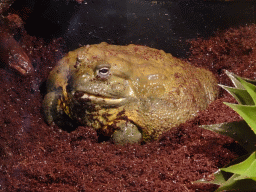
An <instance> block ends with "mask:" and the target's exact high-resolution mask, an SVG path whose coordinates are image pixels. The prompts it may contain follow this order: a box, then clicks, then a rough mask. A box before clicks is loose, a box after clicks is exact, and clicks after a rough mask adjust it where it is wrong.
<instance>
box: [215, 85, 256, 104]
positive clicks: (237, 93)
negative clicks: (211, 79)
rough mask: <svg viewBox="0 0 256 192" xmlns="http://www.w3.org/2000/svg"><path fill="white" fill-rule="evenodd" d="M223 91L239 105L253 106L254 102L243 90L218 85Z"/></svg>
mask: <svg viewBox="0 0 256 192" xmlns="http://www.w3.org/2000/svg"><path fill="white" fill-rule="evenodd" d="M219 86H220V87H222V88H223V89H225V90H226V91H227V92H229V94H231V95H232V96H233V97H234V98H235V99H236V100H237V102H238V103H239V104H242V105H254V101H253V99H252V97H251V96H250V94H249V93H248V92H247V91H246V90H244V89H237V88H234V87H229V86H225V85H219Z"/></svg>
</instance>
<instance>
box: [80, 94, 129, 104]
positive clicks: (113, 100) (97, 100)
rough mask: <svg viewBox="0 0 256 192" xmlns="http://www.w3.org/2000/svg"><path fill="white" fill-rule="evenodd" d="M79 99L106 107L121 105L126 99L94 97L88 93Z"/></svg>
mask: <svg viewBox="0 0 256 192" xmlns="http://www.w3.org/2000/svg"><path fill="white" fill-rule="evenodd" d="M80 98H81V99H85V100H89V101H91V102H94V103H99V104H107V105H120V104H123V103H124V102H125V100H126V98H112V97H104V96H96V95H91V94H88V93H84V94H83V95H82V96H81V97H80Z"/></svg>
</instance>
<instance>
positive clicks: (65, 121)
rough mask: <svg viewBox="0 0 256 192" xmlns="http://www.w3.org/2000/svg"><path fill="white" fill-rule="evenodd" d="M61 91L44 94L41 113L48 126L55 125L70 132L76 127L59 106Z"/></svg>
mask: <svg viewBox="0 0 256 192" xmlns="http://www.w3.org/2000/svg"><path fill="white" fill-rule="evenodd" d="M61 96H62V92H61V91H59V92H58V91H52V92H49V93H47V94H46V96H45V97H44V101H43V112H44V116H45V119H46V121H47V123H48V124H49V125H51V124H53V123H55V124H57V125H58V126H59V127H61V128H63V129H65V130H72V129H73V128H75V127H76V126H77V124H76V123H74V122H73V121H72V120H71V119H70V117H69V116H68V115H67V114H66V113H65V112H64V110H63V108H62V107H61V105H60V99H61Z"/></svg>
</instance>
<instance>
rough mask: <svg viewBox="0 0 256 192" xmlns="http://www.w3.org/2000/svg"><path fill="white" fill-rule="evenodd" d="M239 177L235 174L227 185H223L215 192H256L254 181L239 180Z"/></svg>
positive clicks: (255, 182)
mask: <svg viewBox="0 0 256 192" xmlns="http://www.w3.org/2000/svg"><path fill="white" fill-rule="evenodd" d="M238 177H239V175H237V174H233V176H232V177H230V178H229V179H228V180H227V181H226V182H225V183H223V184H222V185H221V186H220V187H219V188H218V189H217V190H216V191H215V192H220V191H225V190H234V191H246V192H248V191H256V181H254V180H252V179H243V180H237V178H238Z"/></svg>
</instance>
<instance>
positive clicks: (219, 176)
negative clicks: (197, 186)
mask: <svg viewBox="0 0 256 192" xmlns="http://www.w3.org/2000/svg"><path fill="white" fill-rule="evenodd" d="M232 175H233V174H232V173H228V172H225V171H222V170H220V169H218V170H217V171H216V172H215V173H213V174H211V175H210V176H208V177H207V179H205V178H203V179H200V180H197V181H194V182H193V184H194V183H210V184H215V185H222V184H223V183H225V182H226V181H227V180H228V179H229V178H230V177H231V176H232ZM211 178H214V179H213V180H208V179H211Z"/></svg>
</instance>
